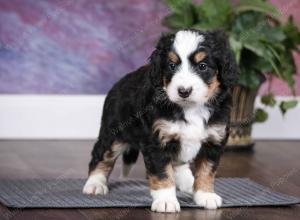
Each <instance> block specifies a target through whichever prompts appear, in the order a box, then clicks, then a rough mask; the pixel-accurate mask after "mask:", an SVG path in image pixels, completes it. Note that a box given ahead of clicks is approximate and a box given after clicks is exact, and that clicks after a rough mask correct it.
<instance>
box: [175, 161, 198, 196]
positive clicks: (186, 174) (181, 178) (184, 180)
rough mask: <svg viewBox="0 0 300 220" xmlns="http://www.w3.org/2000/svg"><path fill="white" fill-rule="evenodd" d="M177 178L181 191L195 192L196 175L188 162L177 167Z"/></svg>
mask: <svg viewBox="0 0 300 220" xmlns="http://www.w3.org/2000/svg"><path fill="white" fill-rule="evenodd" d="M175 180H176V185H177V188H178V189H179V190H180V191H182V192H186V193H190V194H192V193H193V186H194V176H193V174H192V171H191V169H190V167H189V165H188V164H184V165H180V166H176V167H175Z"/></svg>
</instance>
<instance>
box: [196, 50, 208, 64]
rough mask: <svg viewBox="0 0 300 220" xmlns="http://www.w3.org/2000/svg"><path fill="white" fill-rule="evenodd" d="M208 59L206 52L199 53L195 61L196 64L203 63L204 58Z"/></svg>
mask: <svg viewBox="0 0 300 220" xmlns="http://www.w3.org/2000/svg"><path fill="white" fill-rule="evenodd" d="M205 57H206V53H205V52H203V51H202V52H197V53H196V54H195V56H194V60H195V62H196V63H199V62H201V61H202V60H204V58H205Z"/></svg>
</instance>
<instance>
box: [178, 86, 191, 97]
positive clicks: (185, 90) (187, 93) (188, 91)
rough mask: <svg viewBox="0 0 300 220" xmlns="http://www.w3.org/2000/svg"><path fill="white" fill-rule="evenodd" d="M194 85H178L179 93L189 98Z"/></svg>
mask: <svg viewBox="0 0 300 220" xmlns="http://www.w3.org/2000/svg"><path fill="white" fill-rule="evenodd" d="M192 90H193V89H192V87H189V88H184V87H182V86H180V87H178V94H179V96H180V97H181V98H187V97H189V96H190V94H191V93H192Z"/></svg>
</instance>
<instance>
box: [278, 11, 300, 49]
mask: <svg viewBox="0 0 300 220" xmlns="http://www.w3.org/2000/svg"><path fill="white" fill-rule="evenodd" d="M281 29H282V31H283V32H284V33H285V35H286V36H287V37H286V40H285V41H284V45H285V47H286V48H288V49H292V50H297V46H298V45H299V44H300V32H299V30H298V28H297V26H296V25H295V23H294V21H293V17H291V16H290V17H289V20H288V22H287V23H286V24H285V25H283V26H282V27H281Z"/></svg>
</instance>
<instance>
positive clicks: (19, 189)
mask: <svg viewBox="0 0 300 220" xmlns="http://www.w3.org/2000/svg"><path fill="white" fill-rule="evenodd" d="M84 182H85V180H83V179H59V180H54V179H52V180H40V179H31V180H0V201H1V203H3V204H4V205H5V206H8V207H14V208H95V207H97V208H100V207H149V206H150V204H151V197H150V194H149V188H148V184H147V181H146V180H122V181H121V180H119V181H118V180H116V181H110V184H109V188H110V191H109V193H108V194H107V195H105V196H87V195H83V194H82V193H81V191H82V187H83V185H84ZM216 191H217V193H218V194H219V195H220V196H221V197H222V198H223V205H222V207H235V206H282V205H293V204H297V203H299V202H300V200H299V198H296V197H293V196H288V195H284V194H281V193H277V192H273V191H271V189H269V188H267V187H264V186H261V185H259V184H257V183H255V182H253V181H251V180H249V179H246V178H218V179H217V180H216ZM177 197H178V199H179V202H180V204H181V207H197V205H196V204H195V203H194V202H193V199H192V196H191V195H188V194H186V193H182V192H177Z"/></svg>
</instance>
